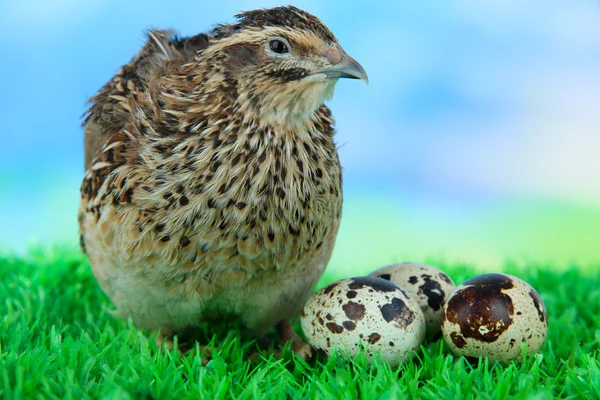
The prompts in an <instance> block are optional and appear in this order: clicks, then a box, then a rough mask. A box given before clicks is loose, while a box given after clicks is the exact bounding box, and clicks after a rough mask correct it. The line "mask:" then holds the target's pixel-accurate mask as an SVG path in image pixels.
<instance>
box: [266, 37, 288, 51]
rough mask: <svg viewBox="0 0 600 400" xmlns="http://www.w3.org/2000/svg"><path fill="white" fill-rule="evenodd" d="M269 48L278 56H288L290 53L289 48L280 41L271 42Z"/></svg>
mask: <svg viewBox="0 0 600 400" xmlns="http://www.w3.org/2000/svg"><path fill="white" fill-rule="evenodd" d="M269 48H270V49H271V50H273V52H275V53H277V54H286V53H289V52H290V50H289V49H288V46H287V45H286V44H285V43H283V42H282V41H281V40H279V39H273V40H271V41H270V42H269Z"/></svg>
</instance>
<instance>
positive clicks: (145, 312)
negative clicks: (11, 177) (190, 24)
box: [79, 6, 367, 356]
mask: <svg viewBox="0 0 600 400" xmlns="http://www.w3.org/2000/svg"><path fill="white" fill-rule="evenodd" d="M236 17H237V20H236V22H234V23H232V24H222V25H217V26H216V27H215V28H214V29H212V30H211V31H210V32H208V33H202V34H199V35H196V36H193V37H187V38H182V37H178V36H177V35H176V34H175V33H174V32H171V31H160V30H152V31H150V32H149V33H148V35H147V42H146V44H145V45H144V46H143V47H142V49H141V50H140V52H139V53H138V54H137V55H136V56H135V57H134V58H133V59H132V61H131V62H130V63H129V64H127V65H125V66H123V67H122V69H121V70H120V71H119V72H118V73H117V74H116V75H115V76H114V77H113V78H112V79H111V80H110V81H109V82H108V83H107V84H106V85H104V87H103V88H102V89H101V90H100V91H99V93H97V94H96V95H95V96H94V97H92V98H91V100H90V103H91V106H90V108H89V110H88V112H87V115H86V118H85V122H84V126H85V168H86V172H85V176H84V178H83V183H82V186H81V204H80V210H79V226H80V241H81V247H82V249H83V251H84V252H85V253H86V254H87V256H88V258H89V261H90V264H91V266H92V270H93V273H94V276H95V277H96V279H97V281H98V282H99V284H100V286H101V287H102V289H103V290H104V292H105V293H106V294H107V295H108V297H109V298H110V299H111V300H112V302H113V303H114V305H115V307H116V309H117V310H116V313H117V314H118V315H119V316H121V317H123V318H130V319H131V320H132V321H133V323H134V324H135V325H136V326H138V327H140V328H144V329H148V330H157V331H160V333H161V335H162V336H163V337H166V338H169V337H171V336H172V335H175V334H177V333H179V332H181V331H183V330H184V329H189V328H190V327H191V328H193V327H195V326H197V325H199V324H200V323H201V322H202V321H212V322H214V323H218V322H219V321H223V320H231V319H234V320H235V321H238V322H239V323H240V324H241V325H242V326H243V327H245V328H246V329H248V330H249V331H250V332H252V333H253V334H255V335H258V336H260V335H262V334H264V333H265V332H266V331H267V330H269V329H270V328H272V327H274V326H276V327H278V328H279V330H280V331H281V333H282V335H281V337H282V340H287V339H293V340H294V344H293V348H294V349H295V350H296V351H298V352H300V353H303V354H302V355H304V356H306V354H308V353H307V351H306V345H305V344H303V343H302V342H300V341H299V339H298V338H297V337H296V336H295V335H294V333H293V331H292V330H291V327H290V325H289V320H290V319H291V318H293V317H295V316H296V315H297V314H298V313H299V311H300V310H301V308H302V307H303V305H304V303H305V302H306V300H307V299H308V297H309V296H310V294H311V291H312V290H313V288H314V286H315V284H316V282H317V281H318V279H319V277H320V276H321V274H322V273H323V271H324V269H325V267H326V265H327V262H328V261H329V258H330V256H331V252H332V250H333V246H334V242H335V237H336V234H337V231H338V226H339V223H340V217H341V211H342V177H341V168H340V163H339V159H338V154H337V149H336V145H335V142H334V137H333V136H334V130H333V118H332V116H331V112H330V110H329V109H328V108H327V107H326V106H325V105H324V104H323V102H324V101H325V100H326V99H329V98H330V97H331V96H332V95H333V91H334V87H335V84H336V82H337V81H338V79H339V78H356V79H363V80H365V81H366V80H367V75H366V73H365V71H364V70H363V68H362V67H361V66H360V65H359V64H358V63H357V62H356V61H355V60H354V59H352V58H351V57H350V56H348V55H347V54H346V53H345V51H344V50H343V49H342V47H341V46H340V45H339V44H338V41H337V39H336V37H335V36H334V35H333V33H331V32H330V31H329V29H328V28H327V27H326V26H325V25H324V24H323V23H322V22H321V21H320V20H319V19H318V18H316V17H315V16H313V15H311V14H309V13H307V12H305V11H302V10H299V9H297V8H295V7H291V6H290V7H277V8H272V9H260V10H254V11H247V12H244V13H241V14H239V15H237V16H236Z"/></svg>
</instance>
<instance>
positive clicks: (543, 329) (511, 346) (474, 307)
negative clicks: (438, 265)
mask: <svg viewBox="0 0 600 400" xmlns="http://www.w3.org/2000/svg"><path fill="white" fill-rule="evenodd" d="M442 333H443V335H444V339H445V340H446V342H447V343H448V345H449V346H450V349H451V350H452V352H453V353H455V354H457V355H464V356H467V357H487V358H489V359H490V360H492V361H509V360H515V361H520V360H521V358H522V355H523V351H522V349H521V344H522V343H525V344H526V345H527V351H528V352H530V353H535V352H537V351H539V350H540V348H541V347H542V345H543V344H544V340H545V339H546V334H547V333H548V315H547V313H546V307H545V306H544V303H543V302H542V299H541V298H540V296H539V294H538V293H537V292H536V291H535V289H533V288H532V287H531V286H530V285H529V284H527V283H526V282H524V281H522V280H521V279H519V278H516V277H514V276H511V275H506V274H484V275H479V276H476V277H474V278H472V279H469V280H467V281H466V282H464V283H463V284H461V285H459V286H457V287H456V289H455V290H454V292H453V293H452V294H451V295H450V297H449V298H448V300H447V302H446V305H445V306H444V312H443V317H442Z"/></svg>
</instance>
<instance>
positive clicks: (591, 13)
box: [0, 0, 600, 271]
mask: <svg viewBox="0 0 600 400" xmlns="http://www.w3.org/2000/svg"><path fill="white" fill-rule="evenodd" d="M275 5H280V4H279V3H276V2H273V1H244V2H241V1H218V2H200V1H170V2H159V1H128V2H125V1H116V0H104V1H100V0H96V1H93V0H91V1H80V0H56V1H46V0H24V1H13V2H10V3H8V2H2V3H1V5H0V54H1V55H2V63H0V76H1V77H2V96H1V97H0V113H1V117H2V118H1V121H2V122H1V123H2V125H1V128H0V129H1V135H2V146H1V149H0V223H1V227H0V249H3V250H2V251H4V252H17V253H24V252H26V251H27V249H28V247H29V246H37V245H44V246H45V245H49V244H65V245H67V246H68V247H69V246H70V247H73V248H75V247H76V244H77V237H78V236H77V224H76V213H77V207H78V199H79V196H78V189H79V182H80V180H81V177H82V175H83V150H82V147H83V144H82V130H81V128H80V123H81V117H80V116H81V114H82V113H83V112H84V110H85V101H86V99H87V98H89V97H90V96H92V95H93V94H94V93H95V91H96V90H98V89H99V88H100V87H101V86H102V84H103V83H104V82H106V81H107V80H108V79H109V78H110V77H111V76H112V75H113V74H114V73H115V72H116V71H117V69H118V68H119V66H120V65H121V64H124V63H126V62H128V61H129V59H130V58H131V57H132V56H133V55H134V54H135V53H136V51H137V50H138V48H139V47H140V46H141V45H142V43H143V40H144V39H143V32H144V31H145V30H146V29H148V28H150V27H159V28H174V29H176V30H178V31H179V32H181V33H182V34H183V35H192V34H195V33H198V32H202V31H207V30H208V29H210V28H211V27H212V26H213V25H214V24H216V23H222V22H231V21H233V15H234V14H235V13H237V12H239V11H242V10H247V9H252V8H258V7H271V6H275ZM295 5H297V6H298V7H300V8H303V9H306V10H307V11H309V12H311V13H313V14H315V15H317V16H318V17H319V18H321V19H322V20H323V21H324V22H325V23H326V24H327V25H328V26H329V27H330V29H331V30H332V31H333V32H334V33H335V34H336V36H337V37H338V39H339V41H340V43H341V44H342V46H343V47H344V48H345V50H346V51H347V52H348V53H349V54H350V55H351V56H353V57H354V58H355V59H357V60H358V61H359V62H360V63H361V64H362V65H363V66H364V68H365V69H366V70H367V72H368V74H369V78H370V84H369V85H368V86H367V85H364V84H362V83H361V82H357V81H349V80H343V81H340V82H339V83H338V86H337V89H336V95H335V97H334V99H333V101H331V102H330V106H331V108H332V110H333V112H334V115H335V117H336V120H337V130H338V135H337V141H338V143H339V145H340V146H341V148H340V157H341V160H342V164H343V166H344V173H345V175H344V179H345V181H344V186H345V187H344V189H345V209H344V219H343V225H342V228H341V231H340V235H339V238H338V245H337V248H336V251H335V253H334V258H333V262H332V268H338V269H343V270H347V269H348V268H352V269H353V270H356V271H362V270H364V271H368V270H370V269H372V268H374V267H378V266H381V265H383V264H385V263H389V262H394V261H405V260H424V261H432V262H436V261H438V260H446V261H449V262H468V263H473V264H475V265H477V266H478V267H481V268H484V269H492V268H499V267H500V266H501V265H503V264H504V263H505V262H506V261H507V260H515V261H523V260H525V261H526V260H535V261H537V262H542V263H543V262H546V261H549V262H550V263H551V264H552V265H553V266H556V267H561V266H566V265H570V264H571V263H577V264H578V265H582V266H585V265H590V263H592V262H597V261H599V260H600V161H599V158H600V156H599V151H600V2H598V1H595V0H570V1H564V0H561V1H558V0H546V1H544V0H529V1H518V0H504V1H495V2H481V1H477V0H456V1H449V2H442V1H417V0H413V1H379V2H377V3H375V2H351V1H345V2H335V3H334V2H327V3H326V2H323V1H299V2H295Z"/></svg>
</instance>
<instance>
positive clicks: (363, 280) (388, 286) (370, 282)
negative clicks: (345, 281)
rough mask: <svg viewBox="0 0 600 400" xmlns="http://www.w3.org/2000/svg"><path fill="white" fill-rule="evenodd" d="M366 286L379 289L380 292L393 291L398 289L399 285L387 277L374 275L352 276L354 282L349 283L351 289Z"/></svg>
mask: <svg viewBox="0 0 600 400" xmlns="http://www.w3.org/2000/svg"><path fill="white" fill-rule="evenodd" d="M365 286H367V287H369V288H371V289H373V290H377V291H378V292H393V291H395V290H398V286H396V285H395V284H393V283H392V282H390V281H386V280H385V279H381V278H375V277H372V276H361V277H358V278H352V283H350V284H349V285H348V288H349V289H353V290H354V289H362V288H364V287H365Z"/></svg>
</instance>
